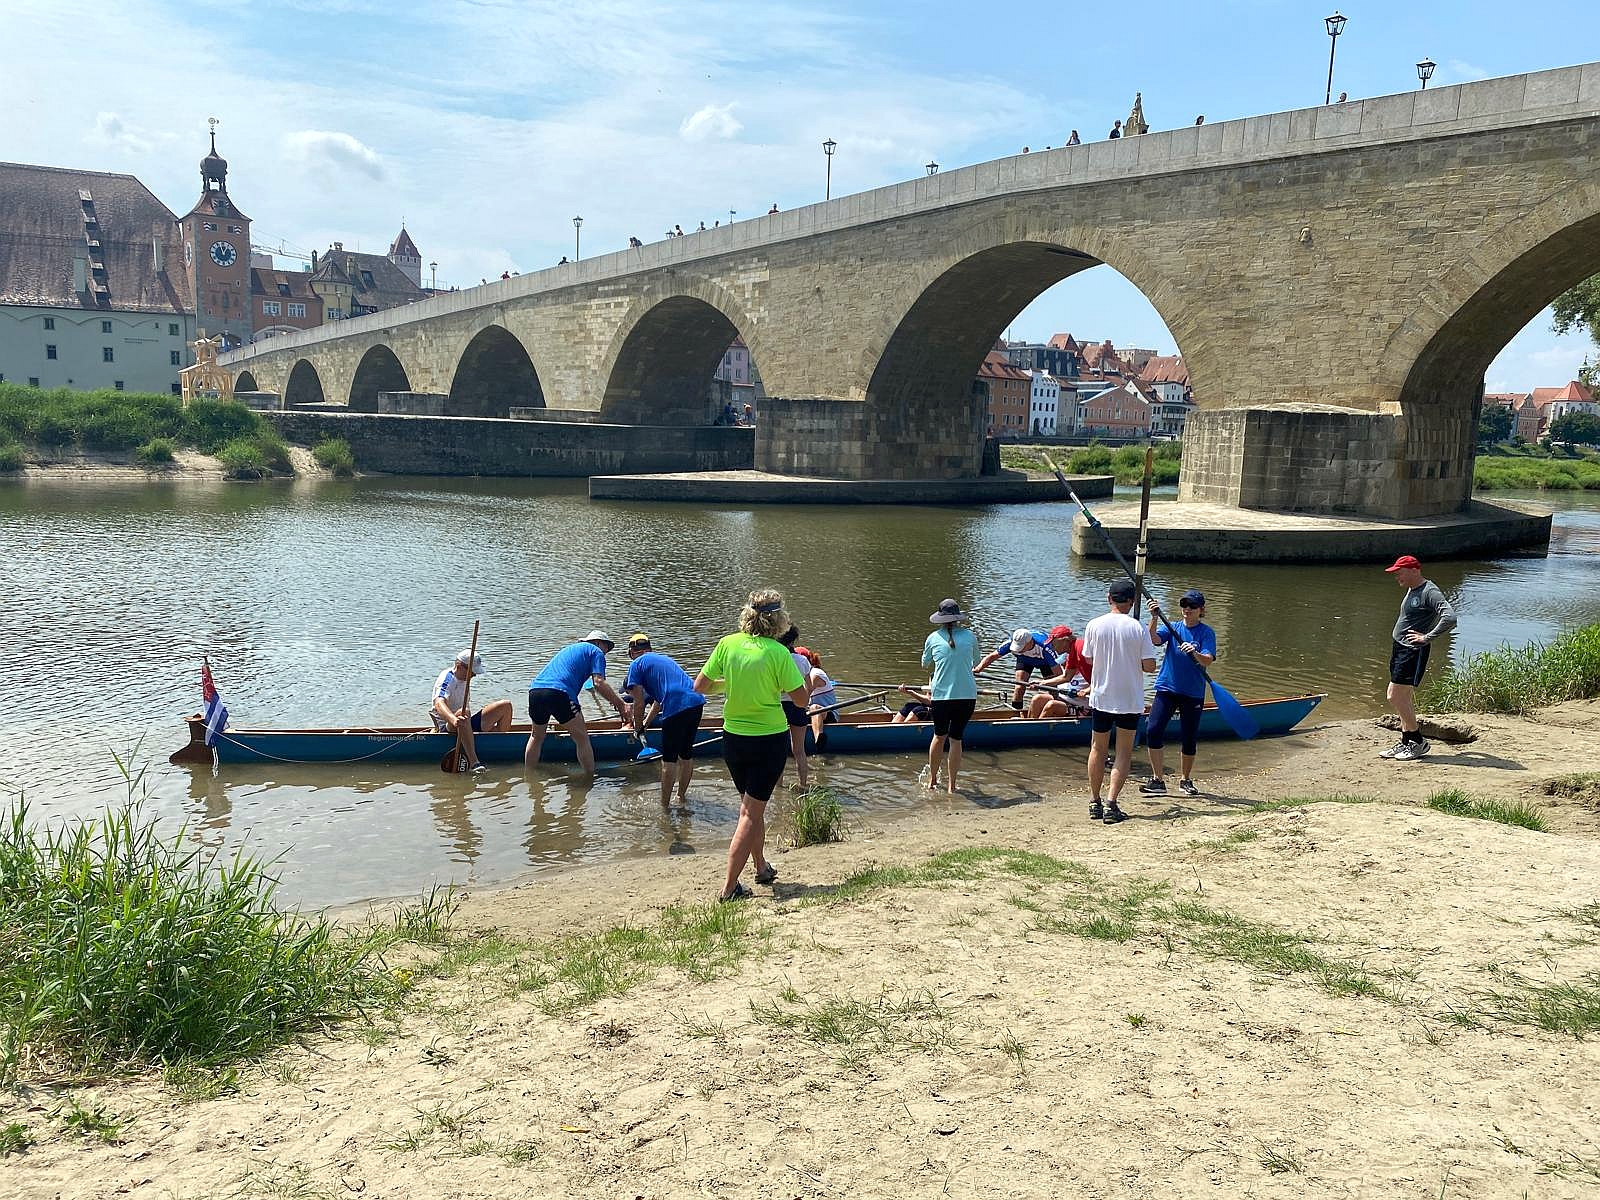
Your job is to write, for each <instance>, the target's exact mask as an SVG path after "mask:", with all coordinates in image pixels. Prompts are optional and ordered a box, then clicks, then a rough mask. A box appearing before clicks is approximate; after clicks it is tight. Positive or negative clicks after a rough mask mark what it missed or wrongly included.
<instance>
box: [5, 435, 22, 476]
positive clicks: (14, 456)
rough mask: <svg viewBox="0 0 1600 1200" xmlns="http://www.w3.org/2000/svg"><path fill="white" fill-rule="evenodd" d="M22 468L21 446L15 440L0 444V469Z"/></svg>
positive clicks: (18, 469)
mask: <svg viewBox="0 0 1600 1200" xmlns="http://www.w3.org/2000/svg"><path fill="white" fill-rule="evenodd" d="M20 470H22V447H21V446H19V445H17V444H16V443H15V442H6V443H5V444H4V445H0V471H7V472H9V471H20Z"/></svg>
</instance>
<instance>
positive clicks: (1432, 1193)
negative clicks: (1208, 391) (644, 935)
mask: <svg viewBox="0 0 1600 1200" xmlns="http://www.w3.org/2000/svg"><path fill="white" fill-rule="evenodd" d="M1473 723H1474V724H1475V725H1476V726H1477V727H1478V730H1479V733H1480V736H1479V738H1478V740H1477V741H1476V742H1473V743H1470V744H1467V745H1464V746H1459V747H1449V746H1438V747H1437V748H1436V750H1435V752H1434V754H1433V755H1432V756H1430V757H1429V758H1428V759H1425V760H1423V761H1422V762H1420V763H1415V764H1393V763H1387V762H1382V761H1380V760H1378V759H1377V758H1376V757H1375V755H1376V752H1377V751H1378V750H1379V749H1381V748H1382V747H1383V746H1384V745H1387V744H1388V743H1389V742H1390V741H1391V740H1392V736H1393V735H1391V734H1387V733H1386V732H1384V731H1382V730H1379V729H1377V728H1375V727H1374V726H1373V725H1372V724H1371V723H1370V722H1346V723H1342V724H1337V725H1331V726H1327V727H1325V728H1323V729H1320V730H1317V731H1315V732H1313V733H1312V734H1310V735H1308V736H1307V738H1306V743H1307V744H1306V748H1304V749H1303V750H1301V751H1298V752H1296V753H1294V754H1290V755H1287V756H1278V755H1271V756H1265V761H1269V763H1270V765H1267V766H1264V767H1262V768H1261V769H1259V770H1254V771H1250V772H1243V773H1237V774H1234V775H1231V776H1223V777H1217V778H1208V779H1207V782H1208V785H1209V787H1210V790H1211V792H1212V794H1211V795H1210V796H1209V797H1206V798H1203V799H1201V800H1199V801H1193V800H1183V802H1182V803H1181V804H1180V803H1179V802H1178V798H1173V799H1170V800H1163V801H1159V802H1158V801H1152V800H1149V799H1147V798H1142V797H1138V796H1133V797H1131V798H1129V799H1128V800H1127V802H1126V807H1127V808H1128V810H1129V812H1130V814H1131V815H1132V816H1133V817H1134V818H1135V819H1133V820H1130V821H1129V822H1127V823H1126V824H1123V825H1121V826H1117V827H1106V826H1102V825H1100V824H1091V823H1089V822H1088V820H1087V818H1086V817H1085V814H1084V799H1085V798H1084V794H1083V789H1082V786H1081V784H1080V783H1079V782H1078V781H1077V780H1075V779H1069V780H1063V781H1062V783H1061V786H1060V788H1059V790H1058V791H1057V792H1055V793H1054V794H1052V793H1051V792H1050V789H1048V788H1047V789H1046V795H1045V797H1044V799H1043V800H1042V801H1041V802H1039V803H1030V804H1021V805H1015V806H1012V807H1007V808H997V809H986V808H984V807H982V806H981V804H980V803H975V802H974V801H973V800H972V799H970V798H957V799H956V800H954V801H952V802H950V803H949V805H948V808H947V810H946V811H944V812H943V813H939V814H936V815H929V816H928V817H926V818H923V819H919V820H916V821H901V822H897V823H895V824H893V825H891V826H888V827H885V828H883V829H880V830H860V831H858V833H857V836H855V837H854V838H853V839H852V840H851V841H849V842H847V843H845V844H842V845H838V846H829V847H819V848H813V849H809V850H805V851H798V852H794V853H789V854H780V855H777V856H775V859H774V861H775V862H776V863H777V865H778V867H779V870H780V872H781V877H780V879H779V882H778V884H777V885H776V886H775V887H774V888H771V889H766V888H763V889H759V891H760V892H761V896H760V898H759V899H758V900H756V901H754V902H753V903H751V904H749V905H746V906H742V907H741V909H740V913H741V914H742V915H741V918H740V921H739V925H740V928H739V930H737V931H736V932H735V933H734V934H730V936H729V938H728V939H727V941H726V943H723V944H722V945H723V947H724V948H723V950H721V951H716V950H715V949H713V951H711V952H707V951H706V950H705V948H704V947H701V948H700V949H699V950H691V951H688V952H687V956H686V958H685V959H684V960H683V961H684V962H685V963H686V964H687V965H689V966H691V967H694V968H696V969H697V970H698V973H699V974H700V975H701V976H704V977H703V978H697V977H696V976H695V974H685V973H683V972H681V971H679V970H678V969H676V968H675V967H673V966H662V967H659V968H657V967H644V968H639V969H638V972H637V977H636V978H635V979H634V980H633V982H632V986H631V987H629V988H628V989H627V990H625V991H622V994H620V995H608V996H605V997H603V998H601V999H598V1000H594V1001H592V1002H585V1003H578V1002H574V1000H573V995H572V991H571V987H572V985H571V983H569V982H566V981H564V980H563V979H561V978H553V976H554V974H555V972H556V965H557V964H561V963H567V964H573V963H576V964H577V966H576V967H574V968H573V972H572V973H571V974H569V975H568V976H567V977H566V979H567V980H573V979H584V978H588V977H591V976H592V970H586V968H585V966H584V964H585V962H587V965H588V967H589V968H592V967H593V966H594V964H595V962H596V961H599V962H601V963H603V964H609V967H610V968H611V969H612V970H613V971H616V970H620V969H621V967H620V964H621V963H622V962H623V961H624V959H623V957H622V956H621V954H620V951H619V949H618V947H619V946H620V945H621V943H622V942H624V941H629V942H634V941H637V940H639V939H613V940H612V941H611V942H610V943H608V944H605V945H603V944H602V943H600V942H594V943H592V944H591V946H590V948H591V949H593V950H594V951H595V954H594V955H592V956H590V957H589V958H588V959H587V960H585V959H584V958H583V956H577V957H576V958H574V957H573V956H571V955H563V954H560V953H557V952H555V951H553V950H551V949H550V946H551V942H550V939H553V938H560V937H573V936H578V937H584V936H591V935H594V934H597V933H600V932H601V931H603V930H606V929H608V928H612V927H615V926H618V925H621V924H625V923H631V924H633V925H636V926H642V927H644V928H646V929H651V930H656V929H658V928H659V927H658V925H657V922H658V918H659V916H660V914H661V913H662V912H663V911H664V910H667V909H668V906H671V905H676V904H683V903H690V904H693V903H696V902H699V901H701V900H703V899H704V898H705V897H706V896H707V895H708V893H709V892H710V890H711V889H712V888H714V887H715V886H716V881H715V876H716V874H717V871H716V864H715V863H714V862H712V861H710V857H709V856H704V855H702V856H697V857H693V858H663V859H659V860H651V861H645V862H638V863H626V864H622V865H618V866H612V867H607V868H605V869H603V870H602V869H594V870H588V871H582V872H578V873H574V874H573V875H570V876H566V877H563V878H561V879H559V880H553V881H548V882H540V883H537V884H530V885H527V886H523V887H518V888H512V889H507V890H503V891H498V892H494V893H485V894H483V895H479V896H473V897H471V898H469V899H468V901H467V903H466V904H465V906H464V907H463V909H462V911H461V913H460V915H459V917H458V919H457V922H456V925H457V928H458V930H462V931H477V932H476V936H474V937H471V938H468V939H465V942H464V946H463V948H462V949H460V950H458V961H457V969H456V970H454V971H453V972H451V973H449V976H448V977H447V978H434V977H432V976H431V975H430V974H429V973H428V972H427V971H426V969H425V967H426V963H427V962H428V961H429V960H430V958H431V955H432V954H433V952H431V951H419V952H418V953H417V955H416V958H415V960H414V961H413V962H412V963H411V964H410V968H409V969H413V970H416V971H417V973H418V977H419V978H422V977H423V976H425V975H426V976H428V978H427V981H426V982H424V983H422V984H421V986H419V987H418V989H417V990H416V991H415V992H414V993H413V995H412V1003H411V1005H410V1007H409V1009H408V1012H407V1015H405V1016H404V1017H403V1018H402V1019H401V1020H400V1021H399V1022H398V1024H397V1025H393V1026H390V1025H387V1024H384V1023H382V1022H380V1023H378V1024H376V1025H374V1026H373V1027H371V1028H362V1027H350V1028H347V1029H345V1030H343V1031H341V1032H339V1033H338V1034H337V1035H336V1036H334V1037H332V1038H330V1039H324V1040H319V1041H317V1042H315V1043H314V1044H310V1045H307V1046H305V1047H302V1048H297V1049H293V1050H289V1051H285V1052H283V1053H281V1054H279V1055H277V1056H274V1057H273V1058H272V1059H270V1060H269V1061H267V1062H265V1063H263V1064H260V1066H259V1067H250V1068H247V1069H245V1070H243V1071H242V1072H241V1073H240V1076H239V1079H238V1087H239V1089H240V1090H239V1092H238V1093H237V1094H230V1095H224V1096H222V1097H221V1098H218V1099H212V1100H205V1101H199V1102H194V1103H189V1104H184V1103H181V1102H180V1101H179V1100H178V1099H176V1098H175V1096H174V1094H173V1093H172V1092H171V1091H170V1090H167V1089H164V1088H163V1087H162V1086H161V1085H160V1084H159V1083H158V1082H157V1081H155V1080H153V1079H137V1080H132V1081H116V1082H106V1083H100V1084H83V1085H80V1086H72V1087H66V1086H63V1087H56V1088H45V1087H33V1088H31V1089H26V1090H24V1091H23V1092H22V1093H20V1094H19V1095H12V1096H10V1097H8V1098H6V1100H5V1101H4V1102H3V1103H4V1107H3V1110H0V1125H4V1124H5V1123H7V1122H12V1121H20V1122H23V1123H25V1124H26V1125H27V1126H28V1127H29V1130H30V1132H31V1136H33V1137H34V1138H35V1139H36V1140H37V1144H36V1145H35V1146H33V1147H32V1148H31V1149H30V1150H28V1151H27V1152H26V1153H24V1154H21V1155H18V1156H13V1157H11V1158H9V1159H8V1160H7V1161H6V1162H5V1164H4V1167H3V1169H0V1196H29V1197H52V1196H61V1197H111V1196H120V1195H130V1196H136V1197H137V1196H152V1197H156V1196H160V1197H166V1196H173V1197H181V1198H184V1200H197V1198H199V1197H212V1196H215V1197H222V1196H229V1197H245V1196H297V1197H347V1196H352V1195H361V1196H363V1197H396V1198H398V1197H452V1198H454V1197H460V1198H469V1197H490V1196H495V1197H498V1196H586V1197H587V1196H595V1197H602V1196H604V1197H613V1196H620V1197H636V1196H637V1197H651V1198H652V1200H653V1198H655V1197H663V1196H688V1195H709V1196H726V1197H735V1196H737V1197H747V1196H762V1197H808V1198H809V1197H830V1196H857V1197H860V1196H868V1197H872V1196H890V1195H893V1196H924V1195H926V1196H955V1197H962V1196H972V1197H979V1196H981V1197H990V1196H992V1197H1001V1196H1040V1197H1044V1196H1058V1195H1087V1196H1150V1197H1168V1196H1188V1195H1208V1196H1262V1197H1271V1196H1307V1195H1312V1196H1324V1195H1325V1196H1338V1197H1352V1196H1380V1195H1381V1196H1384V1197H1418V1198H1419V1200H1421V1198H1423V1197H1426V1198H1428V1200H1434V1198H1437V1197H1440V1196H1446V1197H1481V1198H1488V1197H1499V1196H1508V1195H1521V1194H1523V1192H1524V1190H1525V1189H1526V1191H1527V1194H1529V1195H1538V1196H1568V1195H1571V1196H1580V1195H1593V1194H1594V1193H1595V1189H1596V1187H1597V1186H1600V1134H1597V1133H1596V1132H1595V1131H1596V1129H1597V1128H1600V1090H1597V1089H1596V1087H1595V1082H1594V1081H1595V1080H1596V1079H1597V1078H1600V1041H1597V1040H1594V1039H1591V1040H1588V1041H1584V1040H1579V1039H1577V1038H1575V1037H1573V1036H1571V1035H1570V1034H1568V1033H1562V1032H1552V1031H1549V1030H1546V1029H1543V1028H1540V1027H1539V1025H1538V1024H1537V1023H1534V1022H1532V1021H1531V1020H1530V1019H1529V1016H1528V1014H1529V1013H1530V1012H1532V1011H1533V1009H1532V1008H1530V1005H1534V1004H1536V1003H1540V1002H1542V1003H1544V1004H1545V1005H1546V1011H1549V1012H1557V1011H1558V1006H1559V1002H1560V998H1561V997H1562V996H1563V995H1568V998H1569V999H1570V998H1571V997H1572V996H1576V997H1578V1001H1577V1002H1578V1003H1579V1004H1581V1003H1583V1002H1584V1000H1583V998H1584V997H1587V998H1588V1000H1587V1003H1589V1004H1591V1005H1600V908H1597V907H1596V903H1595V902H1596V899H1597V895H1596V891H1597V884H1596V881H1597V880H1600V808H1597V806H1596V804H1595V803H1594V802H1593V801H1592V800H1584V799H1577V800H1568V799H1562V798H1560V797H1550V796H1546V795H1544V794H1543V792H1542V789H1541V786H1540V785H1541V784H1542V783H1543V782H1544V781H1545V780H1547V779H1550V778H1552V777H1554V776H1556V775H1559V774H1562V773H1565V772H1570V771H1574V770H1581V769H1584V768H1585V767H1590V768H1592V767H1593V765H1594V763H1595V761H1596V757H1597V756H1596V755H1595V753H1594V744H1595V739H1596V737H1597V736H1600V703H1596V702H1585V703H1576V704H1568V705H1563V706H1560V707H1559V708H1555V709H1551V710H1547V711H1546V712H1544V713H1541V714H1540V715H1539V716H1538V718H1537V719H1535V720H1528V721H1523V720H1512V719H1502V718H1473ZM1447 787H1459V788H1462V789H1463V790H1465V791H1468V792H1470V793H1472V794H1474V795H1478V796H1484V797H1499V798H1506V799H1524V800H1531V801H1534V802H1536V803H1538V804H1539V805H1540V806H1541V808H1542V810H1543V813H1544V815H1545V817H1546V819H1547V821H1548V822H1549V825H1550V828H1551V832H1548V833H1535V832H1531V831H1528V830H1524V829H1519V828H1512V827H1507V826H1504V825H1500V824H1496V823H1491V822H1487V821H1477V820H1469V819H1464V818H1460V817H1452V816H1446V815H1443V814H1440V813H1436V812H1433V811H1430V810H1428V809H1427V808H1425V807H1423V801H1424V799H1425V798H1426V796H1427V794H1428V793H1429V792H1431V791H1433V790H1436V789H1441V788H1447ZM1332 793H1345V794H1349V795H1355V796H1362V797H1370V798H1371V799H1372V801H1373V802H1372V803H1359V804H1338V803H1322V804H1314V805H1305V804H1295V803H1291V804H1288V805H1286V806H1281V807H1277V808H1274V809H1271V810H1268V811H1252V808H1251V806H1252V804H1253V803H1255V802H1258V801H1278V800H1284V799H1291V800H1292V799H1293V798H1295V797H1305V796H1326V795H1329V794H1332ZM995 847H1010V848H1015V849H1016V850H1019V851H1026V852H1029V855H1028V856H1024V855H1016V854H1014V855H1009V856H1000V857H994V856H987V857H986V856H984V855H981V854H973V853H971V852H972V851H975V850H978V849H980V848H995ZM951 852H964V853H957V854H955V855H952V853H951ZM872 866H883V867H889V868H895V869H896V870H895V871H893V872H889V873H880V875H879V876H878V877H877V878H876V881H875V885H874V886H863V885H862V884H860V883H859V881H858V883H857V884H856V885H854V886H852V887H849V888H847V889H846V890H845V891H844V892H841V891H840V890H839V885H840V884H841V882H842V881H845V880H847V879H849V878H850V877H851V876H852V875H853V874H855V873H857V872H860V871H862V870H864V869H866V868H869V867H872ZM566 945H567V946H568V948H569V949H570V947H571V943H567V944H566ZM607 945H608V946H609V949H607V948H606V946H607ZM468 948H470V953H469V952H468ZM469 960H476V961H475V962H469ZM1586 975H1587V976H1588V979H1587V981H1586V982H1585V976H1586ZM1563 983H1571V984H1576V985H1579V987H1580V988H1583V987H1587V991H1576V992H1573V993H1570V994H1566V993H1560V992H1553V991H1550V990H1549V989H1550V987H1551V986H1552V985H1559V984H1563ZM1552 1005H1556V1006H1557V1007H1556V1008H1552V1007H1551V1006H1552ZM1595 1015H1596V1016H1600V1014H1595ZM69 1094H70V1096H71V1097H72V1098H73V1099H74V1100H75V1101H76V1102H77V1103H78V1104H79V1105H80V1106H85V1107H92V1106H93V1105H96V1104H98V1105H102V1106H103V1107H104V1109H105V1110H106V1112H107V1113H111V1114H116V1115H117V1116H119V1117H124V1118H131V1120H130V1121H129V1122H128V1123H127V1124H126V1127H125V1128H123V1129H122V1130H121V1132H120V1133H119V1134H118V1135H117V1136H118V1138H119V1139H120V1143H119V1144H108V1143H105V1142H103V1141H100V1140H97V1139H95V1138H85V1137H81V1136H78V1135H76V1134H74V1133H72V1132H70V1131H69V1128H68V1125H67V1123H66V1121H65V1120H64V1119H63V1118H62V1117H61V1116H60V1115H56V1116H52V1114H53V1113H55V1114H59V1113H60V1112H61V1111H63V1109H64V1106H65V1105H66V1104H67V1100H66V1097H67V1096H68V1095H69Z"/></svg>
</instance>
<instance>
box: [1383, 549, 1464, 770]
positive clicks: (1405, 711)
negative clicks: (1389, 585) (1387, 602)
mask: <svg viewBox="0 0 1600 1200" xmlns="http://www.w3.org/2000/svg"><path fill="white" fill-rule="evenodd" d="M1384 570H1385V571H1387V572H1388V573H1389V574H1390V575H1393V576H1394V577H1395V582H1397V583H1398V584H1399V585H1400V586H1401V587H1403V588H1405V589H1406V598H1405V599H1404V600H1402V601H1401V602H1400V618H1399V620H1397V621H1396V622H1395V623H1394V648H1393V650H1392V651H1391V652H1390V654H1389V706H1390V707H1391V708H1393V709H1394V711H1395V712H1396V713H1398V714H1399V715H1400V740H1399V741H1398V742H1396V743H1395V744H1394V745H1393V746H1390V747H1389V748H1388V749H1387V750H1385V751H1384V752H1383V753H1382V754H1380V755H1379V756H1378V757H1380V758H1393V759H1398V760H1400V761H1401V762H1410V761H1411V760H1412V759H1417V758H1421V757H1422V756H1423V755H1424V754H1426V753H1427V752H1428V739H1427V738H1425V737H1423V736H1422V734H1420V733H1418V732H1417V709H1416V695H1417V685H1418V684H1419V683H1421V682H1422V673H1423V672H1424V671H1426V670H1427V669H1428V647H1429V646H1430V645H1431V644H1432V642H1433V639H1434V638H1436V637H1438V636H1439V635H1440V634H1444V633H1449V632H1450V631H1451V630H1452V629H1454V628H1455V626H1456V614H1455V610H1454V609H1453V608H1451V607H1450V601H1448V600H1446V599H1445V598H1444V593H1443V592H1441V591H1440V590H1439V585H1438V584H1436V583H1434V582H1433V581H1432V580H1431V579H1424V578H1423V577H1422V564H1421V563H1420V562H1418V561H1417V559H1416V556H1415V555H1411V554H1402V555H1401V556H1400V557H1399V558H1397V559H1395V560H1394V565H1393V566H1391V567H1385V568H1384Z"/></svg>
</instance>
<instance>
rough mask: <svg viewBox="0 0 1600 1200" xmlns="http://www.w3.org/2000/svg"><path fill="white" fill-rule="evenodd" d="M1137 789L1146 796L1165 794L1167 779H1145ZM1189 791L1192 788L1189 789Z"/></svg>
mask: <svg viewBox="0 0 1600 1200" xmlns="http://www.w3.org/2000/svg"><path fill="white" fill-rule="evenodd" d="M1139 790H1140V791H1141V792H1143V793H1144V794H1145V795H1146V796H1165V795H1166V794H1167V781H1166V780H1165V779H1147V780H1145V781H1144V782H1143V783H1141V784H1140V785H1139ZM1189 790H1190V791H1191V792H1192V791H1194V789H1193V788H1192V787H1191V788H1190V789H1189Z"/></svg>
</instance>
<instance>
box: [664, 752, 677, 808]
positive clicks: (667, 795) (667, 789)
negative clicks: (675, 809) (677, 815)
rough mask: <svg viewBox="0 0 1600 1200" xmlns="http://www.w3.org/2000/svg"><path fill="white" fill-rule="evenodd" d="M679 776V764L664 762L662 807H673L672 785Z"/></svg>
mask: <svg viewBox="0 0 1600 1200" xmlns="http://www.w3.org/2000/svg"><path fill="white" fill-rule="evenodd" d="M677 775H678V764H677V763H675V762H663V763H662V764H661V807H662V808H670V807H672V783H673V780H674V779H676V778H677Z"/></svg>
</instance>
